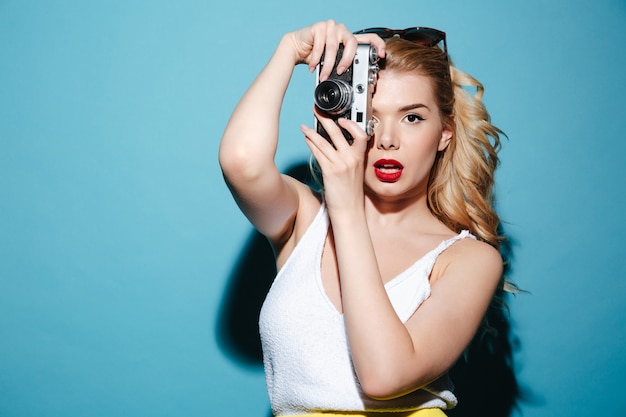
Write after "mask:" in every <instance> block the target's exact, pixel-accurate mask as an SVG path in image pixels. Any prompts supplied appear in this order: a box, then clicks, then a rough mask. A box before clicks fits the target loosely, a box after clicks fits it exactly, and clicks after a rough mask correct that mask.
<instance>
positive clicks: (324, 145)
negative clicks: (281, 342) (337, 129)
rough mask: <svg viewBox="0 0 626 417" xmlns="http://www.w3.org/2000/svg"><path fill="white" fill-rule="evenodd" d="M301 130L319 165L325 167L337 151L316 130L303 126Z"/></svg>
mask: <svg viewBox="0 0 626 417" xmlns="http://www.w3.org/2000/svg"><path fill="white" fill-rule="evenodd" d="M300 130H301V131H302V133H304V139H305V140H306V144H307V146H308V147H309V149H310V150H311V153H312V154H313V157H314V158H315V159H316V160H317V161H318V163H320V164H322V165H323V164H325V163H326V162H327V161H329V160H330V159H332V158H333V157H334V156H335V154H336V151H335V149H334V148H333V146H332V145H331V144H330V143H329V142H328V141H327V140H326V139H325V138H324V137H322V136H321V135H320V134H319V133H317V131H316V130H315V129H312V128H310V127H308V126H306V125H301V126H300Z"/></svg>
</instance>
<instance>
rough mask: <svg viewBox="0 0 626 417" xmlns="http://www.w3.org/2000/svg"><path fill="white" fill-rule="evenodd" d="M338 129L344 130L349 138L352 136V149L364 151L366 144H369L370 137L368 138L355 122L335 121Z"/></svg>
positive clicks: (343, 119) (346, 120) (347, 120)
mask: <svg viewBox="0 0 626 417" xmlns="http://www.w3.org/2000/svg"><path fill="white" fill-rule="evenodd" d="M337 123H338V124H339V126H338V127H341V128H343V129H345V130H346V131H347V132H348V133H349V134H350V136H352V139H353V142H352V145H351V146H352V148H353V149H356V150H362V149H365V147H366V146H367V142H369V140H370V138H371V136H369V135H368V134H367V133H366V132H365V130H363V129H362V128H361V126H359V125H358V124H357V123H356V122H354V121H353V120H350V119H345V118H340V119H338V120H337Z"/></svg>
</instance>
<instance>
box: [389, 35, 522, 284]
mask: <svg viewBox="0 0 626 417" xmlns="http://www.w3.org/2000/svg"><path fill="white" fill-rule="evenodd" d="M380 67H381V70H383V71H397V72H414V73H418V74H420V75H424V76H426V77H428V78H429V79H430V80H431V82H432V87H433V93H434V95H435V100H436V102H437V104H438V106H439V111H440V113H441V117H442V120H443V123H444V124H445V125H447V126H450V127H451V128H452V131H453V136H452V140H451V142H450V144H449V145H448V147H447V148H446V149H445V150H444V151H440V152H439V153H438V155H437V158H436V160H435V163H434V165H433V168H432V170H431V173H430V179H429V185H428V206H429V208H430V210H431V212H432V213H433V214H434V215H435V216H437V218H439V219H440V220H441V221H442V222H443V223H444V224H445V225H446V226H448V227H449V228H450V229H452V230H455V231H457V232H460V231H461V230H463V229H468V230H469V231H470V232H471V233H472V234H473V235H475V236H476V237H477V238H478V239H480V240H482V241H484V242H487V243H489V244H490V245H492V246H493V247H494V248H496V249H498V250H499V251H501V249H502V248H501V244H502V243H503V242H504V241H505V240H506V238H505V237H504V236H503V235H501V233H500V217H499V216H498V214H497V213H496V211H495V209H494V206H493V201H494V173H495V170H496V167H497V166H498V164H499V159H498V151H499V150H500V147H501V142H500V136H501V135H504V133H503V132H502V131H501V130H500V129H498V128H497V127H496V126H494V125H493V124H492V123H491V121H490V116H489V113H488V112H487V109H486V107H485V105H484V103H483V102H482V97H483V93H484V88H483V85H482V84H481V83H480V82H478V80H476V79H475V78H473V77H471V76H470V75H468V74H466V73H464V72H463V71H461V70H459V69H458V68H456V67H454V65H453V64H452V62H451V61H450V58H449V57H448V56H447V55H446V54H445V53H444V52H443V51H442V50H441V49H439V48H436V47H427V46H422V45H419V44H416V43H414V42H410V41H406V40H404V39H400V38H397V37H394V38H390V39H389V40H388V41H387V52H386V57H385V59H384V60H381V62H380ZM500 288H501V289H503V290H505V291H511V292H515V291H516V289H517V287H516V286H515V285H514V284H513V283H512V282H511V281H509V280H508V279H506V278H505V277H503V278H502V281H501V286H500Z"/></svg>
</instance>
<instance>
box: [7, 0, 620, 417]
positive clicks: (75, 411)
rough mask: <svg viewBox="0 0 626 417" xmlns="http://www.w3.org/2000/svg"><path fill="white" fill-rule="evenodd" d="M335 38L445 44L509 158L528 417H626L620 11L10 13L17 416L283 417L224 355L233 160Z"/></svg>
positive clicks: (570, 5)
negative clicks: (259, 112)
mask: <svg viewBox="0 0 626 417" xmlns="http://www.w3.org/2000/svg"><path fill="white" fill-rule="evenodd" d="M327 18H334V19H336V20H338V21H342V22H345V23H346V24H347V25H348V27H349V28H351V29H354V30H356V29H359V28H362V27H369V26H380V25H383V26H389V27H395V28H404V27H408V26H414V25H424V26H432V27H437V28H441V29H443V30H445V31H447V33H448V45H449V49H450V51H451V54H452V56H453V58H454V60H455V62H456V64H457V65H458V66H459V67H461V68H462V69H464V70H466V71H468V72H470V73H471V74H473V75H474V76H476V77H477V78H478V79H479V80H481V81H483V82H484V84H485V86H486V96H485V101H486V102H487V105H488V107H489V109H490V111H491V114H492V118H493V121H494V122H495V123H496V124H497V125H498V126H499V127H501V128H502V129H503V130H504V131H505V132H506V133H507V134H508V137H509V139H508V140H506V141H505V144H504V145H505V146H504V149H503V151H502V153H501V157H502V167H501V169H500V171H499V173H498V181H499V183H498V184H499V185H498V198H499V203H498V204H499V208H500V211H501V214H502V216H503V217H504V219H505V220H506V221H507V222H508V224H507V231H508V232H509V234H510V235H511V237H512V241H513V243H514V250H515V258H514V268H513V275H512V278H513V279H515V280H516V281H517V282H518V284H519V285H520V286H522V287H523V288H524V289H527V290H529V291H530V292H531V293H532V294H530V295H520V296H517V297H516V298H514V299H512V300H510V304H511V309H512V314H513V316H512V317H513V318H512V325H513V329H512V330H513V332H514V333H515V335H516V336H517V337H518V338H519V340H520V348H519V349H518V350H517V351H516V354H515V366H516V369H517V374H518V378H519V381H520V384H522V385H523V386H524V387H525V388H526V389H528V390H529V391H530V392H531V393H532V396H531V397H532V401H526V402H523V403H522V404H521V406H520V411H519V412H518V414H519V415H523V416H532V417H543V416H545V417H548V416H549V417H552V416H555V415H563V416H587V415H601V414H604V415H610V416H617V415H625V413H626V397H624V395H623V392H624V390H625V389H626V382H625V381H624V375H626V359H625V358H624V352H626V331H625V328H624V324H623V320H624V317H625V316H626V303H625V302H624V301H625V297H626V284H625V282H626V270H625V265H626V263H625V261H624V258H625V254H624V249H623V244H622V240H623V236H624V235H626V227H625V222H624V217H623V216H624V213H625V212H626V204H625V197H624V192H625V191H626V190H625V189H624V188H625V187H624V184H625V180H626V174H625V169H624V162H623V160H624V154H625V153H626V152H625V151H626V141H625V139H626V138H625V136H626V135H625V133H624V132H625V129H626V117H625V116H624V104H623V99H624V97H625V96H626V81H625V78H624V68H625V67H626V47H624V40H626V3H625V2H624V1H623V0H601V1H591V0H590V1H563V0H559V1H539V0H527V1H517V0H515V1H509V2H502V1H497V0H490V1H482V2H468V1H462V0H457V1H452V0H449V1H440V2H421V1H416V0H405V1H390V2H386V3H385V5H384V6H382V5H381V2H374V1H371V0H365V1H362V2H359V3H356V2H334V1H327V0H322V1H317V2H306V3H304V2H302V3H297V2H294V1H291V0H290V1H278V0H270V1H265V2H249V1H248V0H245V1H244V0H231V1H228V2H221V3H219V4H216V3H215V2H211V1H179V2H169V1H162V0H159V1H144V2H140V1H128V0H124V1H121V0H119V1H107V2H86V1H14V0H0V415H1V416H11V417H18V416H19V417H22V416H140V415H141V416H183V415H184V416H213V415H221V416H229V415H232V416H240V415H246V416H258V417H261V416H266V415H267V411H268V401H267V397H266V393H265V385H264V379H263V374H262V370H261V368H260V367H259V365H258V364H255V363H251V362H246V361H242V360H241V358H240V357H238V356H237V355H236V354H234V353H233V352H232V351H230V350H229V348H228V346H227V343H224V341H222V340H220V337H221V336H220V334H219V332H218V331H217V329H218V328H219V327H220V320H223V317H222V316H221V315H220V311H221V310H220V309H221V307H222V305H223V303H224V300H225V293H226V289H227V288H228V281H229V277H231V276H232V274H233V271H234V269H235V267H236V263H237V261H238V259H239V257H240V255H241V253H242V250H243V248H244V246H245V245H246V242H247V241H248V239H249V237H250V233H251V228H250V226H249V224H248V223H247V221H246V220H245V218H244V217H243V216H242V215H241V214H240V213H239V212H238V210H237V208H236V206H235V204H234V203H233V201H232V200H231V198H230V195H229V193H228V191H227V189H226V187H225V186H224V184H223V182H222V179H221V175H220V171H219V168H218V165H217V147H218V142H219V139H220V136H221V133H222V131H223V128H224V126H225V124H226V122H227V119H228V116H229V113H230V112H231V110H232V109H233V107H234V106H235V104H236V101H237V100H238V98H239V97H240V96H241V94H242V93H243V91H244V89H245V88H246V87H247V85H248V84H249V83H250V82H251V81H252V78H253V77H254V76H255V75H256V73H257V72H258V71H259V70H260V68H261V67H262V66H263V65H264V64H265V62H266V60H267V58H268V57H269V55H270V54H271V52H272V51H273V48H274V46H275V45H276V43H277V42H278V40H279V38H280V36H281V35H282V34H283V33H284V32H287V31H290V30H293V29H296V28H299V27H301V26H304V25H307V24H309V23H312V22H314V21H317V20H322V19H327ZM312 84H313V79H312V76H311V75H310V74H308V73H307V71H306V69H305V68H298V69H297V70H296V73H295V75H294V80H293V86H292V87H293V88H292V89H291V90H290V91H289V93H288V94H287V97H286V107H285V110H284V119H283V122H282V125H281V133H282V139H283V140H282V143H281V148H280V151H279V153H278V155H277V160H278V163H279V165H280V166H281V167H284V168H285V169H286V168H287V167H289V166H291V165H292V164H294V163H299V162H302V161H304V160H306V158H307V155H308V152H307V149H306V147H305V145H304V144H303V140H302V137H301V134H300V133H299V129H298V126H299V124H300V123H302V122H305V123H311V115H310V106H311V93H312ZM242 307H245V306H242Z"/></svg>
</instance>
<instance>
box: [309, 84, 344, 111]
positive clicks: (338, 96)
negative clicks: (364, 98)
mask: <svg viewBox="0 0 626 417" xmlns="http://www.w3.org/2000/svg"><path fill="white" fill-rule="evenodd" d="M314 99H315V105H316V106H317V107H319V108H320V109H321V110H323V111H325V112H327V113H330V114H341V113H344V112H345V111H347V110H349V109H350V107H351V106H352V101H353V96H352V86H351V85H350V84H348V83H347V82H345V81H343V80H340V79H331V80H326V81H322V82H321V83H319V84H318V85H317V87H316V88H315V93H314Z"/></svg>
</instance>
